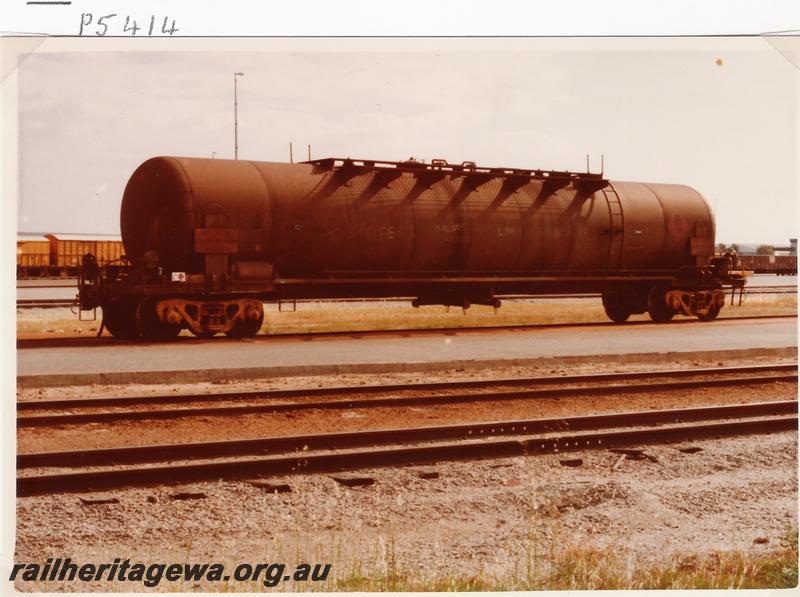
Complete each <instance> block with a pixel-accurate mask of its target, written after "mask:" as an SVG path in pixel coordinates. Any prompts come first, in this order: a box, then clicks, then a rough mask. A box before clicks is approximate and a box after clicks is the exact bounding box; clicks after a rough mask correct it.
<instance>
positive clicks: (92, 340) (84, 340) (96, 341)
mask: <svg viewBox="0 0 800 597" xmlns="http://www.w3.org/2000/svg"><path fill="white" fill-rule="evenodd" d="M796 317H797V314H792V315H787V314H783V315H749V316H744V317H739V316H736V317H724V316H722V317H720V318H719V319H718V320H717V321H759V320H770V319H786V318H796ZM99 321H100V320H99V319H98V320H97V322H98V325H99ZM695 324H702V322H699V321H698V320H697V319H676V320H673V321H671V322H670V323H669V324H668V325H671V326H674V325H695ZM619 325H620V324H617V323H614V322H611V321H600V322H568V323H533V324H514V325H486V326H464V327H450V328H401V329H394V330H348V331H334V332H291V333H289V332H287V333H277V334H261V335H258V336H255V337H254V338H247V339H246V340H235V339H231V338H227V337H225V336H217V337H214V338H211V339H204V338H195V337H193V336H178V337H177V338H175V339H174V340H171V343H173V344H174V343H175V342H178V343H182V342H192V343H198V342H201V343H202V342H243V341H246V342H272V341H277V340H302V341H305V340H317V339H325V338H364V337H381V336H401V337H406V336H417V335H425V334H456V333H468V334H481V333H483V334H486V333H494V332H501V331H502V332H526V331H531V330H541V329H561V328H578V327H588V328H596V327H613V326H619ZM640 325H654V324H653V322H652V321H628V322H626V323H625V324H624V326H625V327H631V326H640ZM658 325H662V324H658ZM151 343H152V342H149V341H145V340H138V341H128V340H126V341H120V340H116V339H114V338H111V337H108V336H104V337H102V338H98V337H96V336H67V337H55V338H18V339H17V349H35V348H66V347H75V348H78V347H92V346H111V345H116V344H119V345H124V346H136V345H140V346H143V345H147V344H151Z"/></svg>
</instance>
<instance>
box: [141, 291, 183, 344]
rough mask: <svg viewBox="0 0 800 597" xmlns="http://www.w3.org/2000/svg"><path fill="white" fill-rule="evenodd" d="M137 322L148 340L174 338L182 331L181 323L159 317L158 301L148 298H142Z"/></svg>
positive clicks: (143, 335)
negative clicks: (168, 321) (166, 321)
mask: <svg viewBox="0 0 800 597" xmlns="http://www.w3.org/2000/svg"><path fill="white" fill-rule="evenodd" d="M136 324H137V327H138V329H139V333H140V334H141V335H142V337H143V338H145V339H146V340H154V341H159V340H172V339H173V338H175V336H177V335H178V334H180V332H181V326H180V325H176V324H172V323H164V322H163V321H161V320H160V319H159V318H158V314H157V313H156V301H154V300H153V299H148V298H146V299H142V300H141V302H140V303H139V305H138V307H137V309H136Z"/></svg>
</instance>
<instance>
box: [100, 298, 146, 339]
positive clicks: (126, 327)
mask: <svg viewBox="0 0 800 597" xmlns="http://www.w3.org/2000/svg"><path fill="white" fill-rule="evenodd" d="M138 304H139V299H138V298H136V297H122V298H118V299H114V300H112V301H111V302H109V303H108V304H104V305H103V306H102V309H103V325H104V326H105V327H106V329H107V330H108V331H109V332H111V335H112V336H114V337H115V338H119V339H120V340H135V339H136V338H138V337H139V328H138V327H137V326H136V308H137V306H138Z"/></svg>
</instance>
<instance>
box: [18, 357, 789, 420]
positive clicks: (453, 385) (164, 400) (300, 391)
mask: <svg viewBox="0 0 800 597" xmlns="http://www.w3.org/2000/svg"><path fill="white" fill-rule="evenodd" d="M768 372H777V373H782V374H785V375H780V376H773V377H766V378H763V379H762V380H761V381H759V382H752V383H769V382H773V381H796V380H797V363H792V364H780V365H779V364H776V365H747V366H742V367H717V368H713V369H707V368H706V369H665V370H663V371H635V372H625V373H591V374H583V375H564V376H552V375H551V376H545V377H517V378H500V379H483V380H464V381H446V382H428V383H411V384H383V385H362V386H338V387H327V388H297V389H289V390H255V391H247V392H226V393H215V394H182V395H181V394H178V395H175V394H165V395H153V396H147V395H145V396H116V397H109V398H61V399H54V400H26V401H21V402H18V403H17V412H18V413H19V412H30V411H43V410H61V409H75V408H109V407H111V408H116V407H124V406H152V405H161V404H176V403H178V404H190V403H192V402H212V401H226V402H236V401H247V400H258V401H262V402H263V401H268V400H275V399H279V398H293V399H296V398H307V397H314V396H316V397H324V396H328V397H330V396H337V395H348V396H351V395H363V394H389V393H395V394H396V393H398V392H420V391H435V392H440V391H454V390H481V389H485V388H500V387H524V386H551V385H556V384H558V385H568V384H575V383H600V382H610V381H636V380H642V379H645V380H646V379H663V378H665V377H678V378H686V377H705V376H719V375H736V376H741V375H752V374H760V373H768ZM792 373H793V375H790V374H792ZM738 379H740V380H741V382H742V383H748V381H747V380H749V379H754V378H745V377H742V378H738ZM731 381H732V380H731ZM733 383H735V382H733ZM702 384H703V385H713V384H708V382H702ZM723 385H728V384H723ZM683 387H686V386H683ZM604 388H605V386H602V387H599V388H594V391H601V392H602V391H603V389H604ZM609 388H610V389H609V391H616V390H617V389H619V386H611V387H609ZM579 389H581V390H584V391H586V392H592V391H593V388H576V389H575V390H576V391H577V390H579ZM648 389H652V387H651V386H650V387H648ZM552 391H553V390H550V392H552ZM568 391H569V390H568ZM496 395H498V396H503V395H504V394H503V393H499V394H496ZM408 398H410V399H412V400H413V402H408V403H406V404H412V403H418V402H420V401H421V402H425V401H426V400H427V401H434V400H436V399H438V398H444V396H423V397H408ZM403 399H404V398H401V397H392V398H387V399H386V404H403V403H402V402H399V401H400V400H403ZM470 399H471V397H468V396H465V397H463V400H456V401H466V400H470ZM475 399H486V395H481V394H479V395H476V398H475ZM326 404H333V405H335V406H334V407H336V408H338V407H341V406H342V405H347V406H350V407H355V406H372V405H375V406H379V405H383V404H381V403H380V402H379V401H378V400H369V401H359V400H354V399H352V398H348V399H347V400H342V401H326V402H324V403H319V402H303V403H292V404H290V405H286V406H282V405H280V404H274V403H273V404H271V405H267V407H268V409H269V410H282V409H283V410H287V409H289V410H290V409H291V408H292V407H293V406H299V407H301V408H325V407H326V406H325V405H326ZM118 412H119V411H117V413H118ZM126 412H130V411H126ZM240 412H241V411H240ZM117 413H109V415H111V414H117ZM98 414H99V413H98ZM55 416H63V415H55ZM76 416H78V415H76ZM19 419H23V417H19ZM33 419H34V417H33V416H25V417H24V420H26V421H27V420H33ZM59 420H64V421H66V420H71V421H78V419H59ZM109 420H110V419H109ZM21 426H27V423H25V424H24V425H21Z"/></svg>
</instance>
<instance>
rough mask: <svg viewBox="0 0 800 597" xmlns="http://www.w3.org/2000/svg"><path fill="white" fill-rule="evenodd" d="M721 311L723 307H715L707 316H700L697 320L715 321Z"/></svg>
mask: <svg viewBox="0 0 800 597" xmlns="http://www.w3.org/2000/svg"><path fill="white" fill-rule="evenodd" d="M721 310H722V307H721V306H720V305H713V306H712V307H711V309H709V310H708V313H706V314H705V315H698V316H697V319H699V320H700V321H714V320H715V319H716V318H717V315H719V312H720V311H721Z"/></svg>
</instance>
